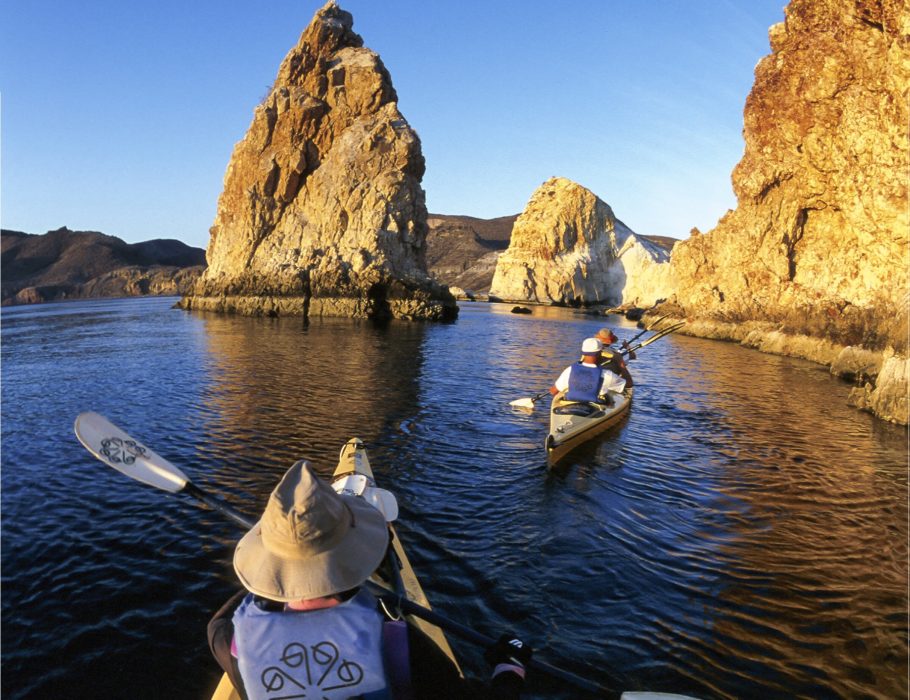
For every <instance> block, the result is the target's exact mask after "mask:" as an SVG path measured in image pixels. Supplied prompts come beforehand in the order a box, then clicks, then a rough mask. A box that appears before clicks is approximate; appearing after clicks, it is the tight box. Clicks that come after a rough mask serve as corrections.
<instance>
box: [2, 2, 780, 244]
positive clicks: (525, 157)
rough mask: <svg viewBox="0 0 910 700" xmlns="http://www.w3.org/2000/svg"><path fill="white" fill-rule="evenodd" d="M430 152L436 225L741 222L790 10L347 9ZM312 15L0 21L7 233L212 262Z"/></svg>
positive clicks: (46, 9)
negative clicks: (771, 66)
mask: <svg viewBox="0 0 910 700" xmlns="http://www.w3.org/2000/svg"><path fill="white" fill-rule="evenodd" d="M340 4H341V6H342V7H343V8H344V9H346V10H348V11H349V12H351V13H352V14H353V15H354V30H355V31H357V32H358V33H359V34H360V35H361V36H362V37H363V38H364V43H365V45H366V46H368V47H370V48H371V49H373V50H374V51H376V52H377V53H379V55H380V56H381V57H382V59H383V61H384V62H385V64H386V66H387V67H388V69H389V71H390V73H391V75H392V80H393V82H394V84H395V88H396V90H397V92H398V97H399V106H400V109H401V111H402V113H403V114H404V116H405V118H406V119H407V120H408V122H409V123H410V124H411V126H412V127H413V128H414V129H416V131H417V133H418V134H419V135H420V137H421V141H422V144H423V153H424V156H425V158H426V162H427V171H426V175H425V176H424V180H423V186H424V189H425V190H426V193H427V206H428V208H429V210H430V211H431V212H434V213H444V214H467V215H470V216H477V217H481V218H492V217H495V216H504V215H507V214H515V213H518V212H520V211H521V210H522V209H523V208H524V207H525V205H526V204H527V201H528V199H529V198H530V196H531V194H532V192H533V191H534V190H535V189H536V188H537V187H538V186H539V185H540V184H541V183H542V182H543V181H545V180H546V179H547V178H549V177H551V176H553V175H558V176H561V177H567V178H570V179H572V180H575V181H576V182H578V183H580V184H582V185H584V186H585V187H587V188H588V189H590V190H592V191H593V192H594V193H595V194H597V195H598V196H599V197H600V198H601V199H603V200H604V201H606V202H607V203H609V204H610V205H611V206H612V207H613V210H614V212H615V213H616V215H617V216H618V217H619V218H620V219H622V220H623V221H624V222H625V223H626V224H627V225H629V226H630V227H631V228H632V229H633V230H635V231H636V232H638V233H644V234H655V235H665V236H673V237H675V238H686V237H687V236H688V233H689V230H690V229H691V228H692V227H693V226H697V227H699V228H700V229H701V230H702V231H707V230H709V229H711V228H712V227H713V226H714V225H715V224H716V222H717V220H718V219H719V218H720V217H721V216H722V215H723V214H724V212H725V211H726V210H727V209H728V208H732V207H734V206H735V204H736V201H735V198H734V196H733V191H732V187H731V185H730V173H731V171H732V169H733V166H734V165H736V163H737V162H738V161H739V159H740V158H741V156H742V153H743V141H742V121H743V119H742V110H743V105H744V104H745V99H746V96H747V95H748V93H749V90H750V89H751V86H752V81H753V70H754V67H755V64H756V63H757V61H758V60H759V59H760V58H761V57H762V56H765V55H767V54H768V53H770V48H769V45H768V28H769V27H770V26H771V25H772V24H775V23H776V22H780V21H782V20H783V7H784V4H785V3H784V1H783V0H690V1H688V2H685V3H682V2H676V1H675V0H652V1H651V2H628V0H627V1H625V2H619V1H618V0H616V1H614V0H602V1H600V2H597V1H590V2H588V1H586V0H579V1H578V2H574V3H557V2H537V1H536V0H527V1H525V2H518V1H515V2H513V1H503V2H497V1H496V0H485V1H479V0H461V1H460V2H430V1H428V0H423V1H421V0H388V1H385V2H380V1H379V0H341V1H340ZM321 5H322V3H321V2H309V1H305V0H297V1H296V2H289V1H285V0H272V1H271V2H269V3H268V4H260V3H245V2H244V3H242V2H224V1H221V2H215V1H214V0H196V1H194V2H185V1H184V0H180V1H179V2H177V1H173V0H159V1H157V2H142V3H140V2H135V1H132V0H116V1H115V0H84V1H83V2H64V1H63V0H59V1H47V0H45V1H42V0H34V1H29V2H13V0H6V1H5V2H3V4H2V8H0V167H2V170H0V198H2V199H0V223H2V226H3V227H4V228H11V229H16V230H21V231H27V232H29V233H44V232H45V231H47V230H50V229H55V228H58V227H60V226H64V225H65V226H68V227H70V228H71V229H79V230H96V231H103V232H104V233H108V234H112V235H115V236H119V237H120V238H123V239H124V240H126V241H129V242H137V241H143V240H149V239H152V238H178V239H180V240H183V241H185V242H187V243H189V244H190V245H195V246H199V247H205V246H206V245H207V244H208V229H209V226H211V224H212V222H213V220H214V218H215V209H216V205H217V201H218V195H219V194H220V192H221V188H222V179H223V177H224V172H225V168H226V167H227V164H228V160H229V159H230V155H231V151H232V150H233V147H234V144H235V143H236V142H237V141H239V140H240V139H241V138H243V136H244V134H245V133H246V130H247V128H248V126H249V124H250V120H251V118H252V114H253V108H254V107H255V105H256V104H258V103H259V102H260V101H261V99H262V97H263V96H264V95H265V93H266V90H267V86H268V85H270V84H271V83H272V81H273V79H274V77H275V74H276V73H277V70H278V66H279V64H280V63H281V60H282V59H283V58H284V56H285V54H286V53H287V52H288V51H289V50H290V48H291V47H292V46H293V45H294V44H295V43H296V42H297V40H298V38H299V36H300V33H301V32H302V31H303V29H304V28H305V27H306V25H307V24H308V23H309V21H310V19H311V18H312V16H313V13H314V12H315V11H316V10H317V9H318V8H319V7H320V6H321Z"/></svg>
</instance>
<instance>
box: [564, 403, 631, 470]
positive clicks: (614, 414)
mask: <svg viewBox="0 0 910 700" xmlns="http://www.w3.org/2000/svg"><path fill="white" fill-rule="evenodd" d="M610 397H611V398H612V400H613V405H612V406H608V405H601V404H594V403H584V402H575V401H566V400H565V391H561V392H559V393H558V394H556V396H554V397H553V401H552V402H551V404H550V433H549V434H548V435H547V439H546V449H547V463H548V465H549V466H551V467H552V466H553V465H555V464H556V463H557V462H558V461H559V460H560V459H562V458H563V457H565V456H566V455H567V454H568V453H569V452H571V451H572V450H574V449H575V448H576V447H578V446H579V445H581V444H583V443H585V442H587V441H588V440H591V439H592V438H594V437H596V436H597V435H600V434H601V433H603V432H605V431H607V430H609V429H610V428H612V427H613V426H614V425H616V424H617V423H619V422H620V421H621V420H622V419H623V418H624V417H625V416H626V415H627V414H628V413H629V408H630V407H631V406H632V389H627V390H625V391H624V392H623V393H621V394H616V393H613V392H611V393H610Z"/></svg>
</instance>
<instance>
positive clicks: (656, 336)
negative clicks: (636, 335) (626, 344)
mask: <svg viewBox="0 0 910 700" xmlns="http://www.w3.org/2000/svg"><path fill="white" fill-rule="evenodd" d="M684 325H686V322H685V321H680V322H679V323H676V324H674V325H672V326H668V327H667V328H664V329H663V330H662V331H658V332H657V333H655V334H654V335H652V336H651V337H650V338H648V339H647V340H645V341H642V342H641V343H639V344H638V345H633V346H632V347H630V348H626V349H625V350H623V351H622V352H621V353H620V354H621V355H628V354H629V353H633V352H635V351H636V350H641V349H642V348H643V347H645V346H647V345H650V344H651V343H653V342H654V341H655V340H660V339H661V338H663V337H665V336H668V335H670V334H671V333H673V332H675V331H678V330H679V329H680V328H682V327H683V326H684Z"/></svg>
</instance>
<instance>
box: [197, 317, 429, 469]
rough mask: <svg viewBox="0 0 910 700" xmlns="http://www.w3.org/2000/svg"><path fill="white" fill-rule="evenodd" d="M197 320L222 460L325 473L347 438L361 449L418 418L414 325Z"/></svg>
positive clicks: (418, 347) (419, 332)
mask: <svg viewBox="0 0 910 700" xmlns="http://www.w3.org/2000/svg"><path fill="white" fill-rule="evenodd" d="M203 319H204V327H205V331H206V334H205V337H206V343H207V346H208V350H209V354H210V357H211V362H212V363H213V365H214V369H213V371H212V372H211V375H212V376H213V377H214V378H215V382H214V383H213V384H212V385H211V386H210V387H209V389H208V391H207V396H206V398H205V404H206V407H207V409H208V410H209V415H208V421H211V423H210V426H209V430H210V432H211V439H212V441H213V442H214V444H215V445H216V446H215V447H214V449H217V450H222V451H224V452H225V453H227V455H232V454H234V455H236V454H238V453H241V454H243V459H244V460H245V461H248V460H257V459H258V458H257V455H258V454H262V456H263V461H267V462H268V463H269V464H271V465H274V464H278V465H284V467H285V468H286V467H289V466H290V465H291V463H292V462H293V461H294V460H296V459H300V458H307V459H309V460H312V461H313V463H314V466H315V467H316V469H317V470H318V471H319V472H320V473H321V474H323V475H328V474H329V473H330V472H331V470H332V469H333V468H334V466H335V462H336V461H337V456H338V450H339V449H340V447H341V445H342V444H343V443H344V442H345V441H346V440H347V439H348V438H350V437H353V436H357V437H360V438H362V439H363V440H364V441H365V442H366V443H367V444H368V445H369V444H370V441H371V440H375V439H377V438H378V437H379V436H380V435H382V434H383V432H384V431H385V430H386V428H385V426H386V425H387V424H388V423H392V422H395V421H397V420H401V419H402V418H403V417H404V416H408V415H413V414H414V412H415V411H416V402H417V394H418V388H419V386H418V376H419V374H420V371H421V367H422V365H423V355H422V343H423V337H424V333H425V328H424V327H423V326H422V325H421V324H404V323H393V324H390V325H388V326H386V327H377V326H375V325H373V324H370V323H365V322H357V321H350V320H346V319H322V320H319V321H316V322H314V323H310V324H308V325H304V324H303V323H301V322H300V320H299V319H290V318H287V319H263V318H248V317H240V316H238V317H219V316H216V315H209V314H206V315H205V316H204V317H203ZM227 459H228V461H231V460H230V457H228V458H227ZM220 461H221V462H224V461H225V460H224V459H222V460H220ZM233 462H234V466H236V459H235V460H233ZM255 468H256V464H255V463H249V466H248V469H250V470H253V471H255ZM270 478H271V477H270Z"/></svg>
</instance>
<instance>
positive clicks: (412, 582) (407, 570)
mask: <svg viewBox="0 0 910 700" xmlns="http://www.w3.org/2000/svg"><path fill="white" fill-rule="evenodd" d="M348 474H362V475H364V476H366V477H367V479H369V481H370V483H371V485H373V484H375V481H374V478H373V470H372V469H371V467H370V461H369V459H368V458H367V452H366V449H365V448H364V446H363V443H362V442H361V441H360V440H358V439H357V438H352V439H350V440H348V441H347V443H345V445H344V447H342V448H341V454H340V455H339V458H338V466H337V467H336V469H335V473H334V474H333V477H334V478H335V479H339V478H341V477H344V476H347V475H348ZM389 530H390V534H391V544H392V551H393V552H394V554H395V559H396V560H397V562H396V563H397V564H398V575H399V576H400V580H401V584H402V585H403V587H404V591H405V593H406V594H407V596H406V597H407V598H408V599H409V600H411V601H413V602H414V603H417V604H418V605H420V606H422V607H424V608H430V602H429V601H428V600H427V596H426V594H425V593H424V591H423V587H422V586H421V585H420V581H418V580H417V575H416V574H415V573H414V568H413V567H412V566H411V562H410V560H409V559H408V555H407V554H405V551H404V547H402V546H401V540H400V539H399V538H398V535H397V533H396V532H395V528H394V527H393V526H392V525H391V524H389ZM385 569H386V567H385V566H383V567H380V569H379V571H377V572H376V573H375V574H373V580H374V581H376V582H377V583H379V584H380V585H382V586H385V587H386V588H389V589H391V590H393V591H394V590H396V582H395V581H394V580H390V579H386V578H384V577H383V572H384V571H385ZM392 578H394V576H393V577H392ZM408 622H409V623H410V624H412V625H414V626H415V627H417V628H418V629H419V630H420V631H422V632H423V633H424V634H425V635H426V636H427V637H429V638H430V640H431V641H432V642H433V643H434V644H436V646H437V647H439V649H440V651H442V653H443V654H444V655H445V656H446V657H448V658H449V659H450V660H451V661H452V663H453V664H454V666H455V668H456V669H457V670H458V673H459V675H463V673H462V670H461V667H460V666H459V664H458V660H457V659H456V658H455V653H454V652H453V651H452V647H451V646H450V645H449V641H448V639H446V636H445V633H443V631H442V630H441V629H440V628H439V627H437V626H436V625H433V624H431V623H429V622H427V621H425V620H421V619H420V618H418V617H413V616H408Z"/></svg>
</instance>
